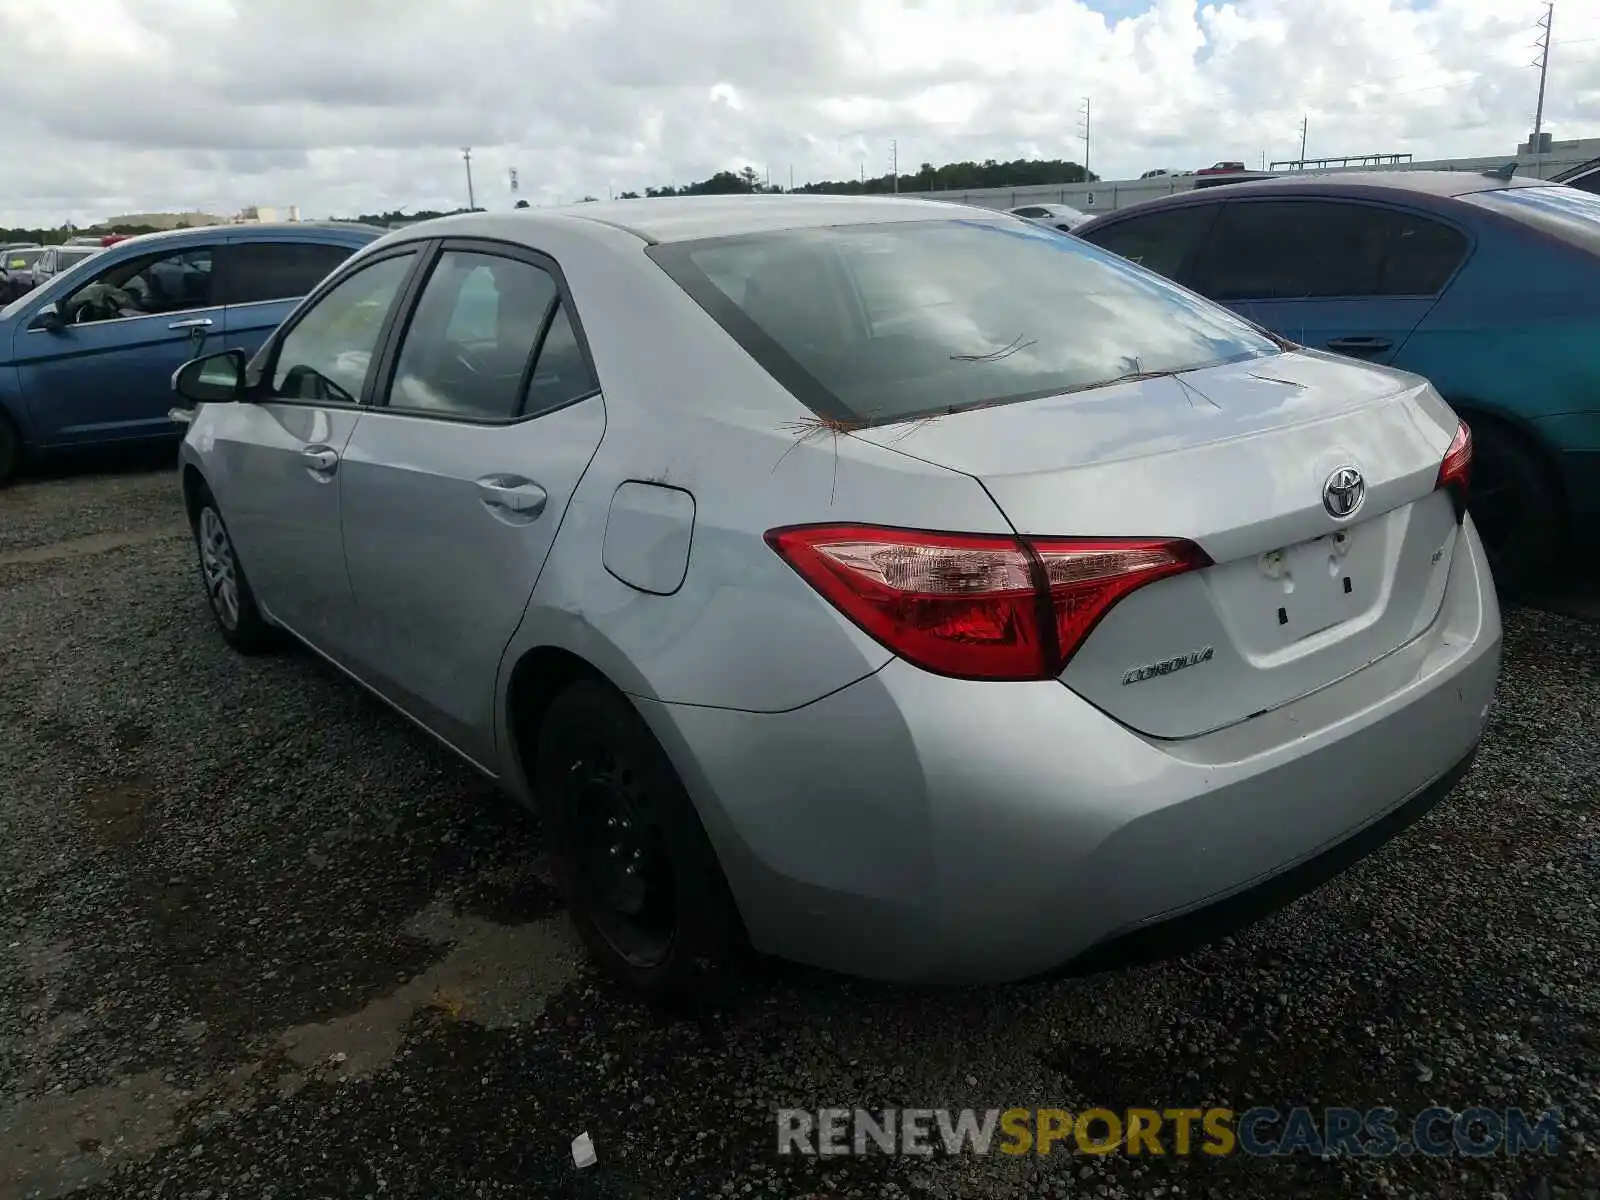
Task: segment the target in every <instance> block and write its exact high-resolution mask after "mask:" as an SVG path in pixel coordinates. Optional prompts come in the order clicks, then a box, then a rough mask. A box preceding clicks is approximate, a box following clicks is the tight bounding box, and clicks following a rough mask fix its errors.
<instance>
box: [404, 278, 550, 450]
mask: <svg viewBox="0 0 1600 1200" xmlns="http://www.w3.org/2000/svg"><path fill="white" fill-rule="evenodd" d="M555 300H556V283H555V280H554V279H552V278H551V277H550V275H549V274H548V273H547V272H545V271H541V270H540V269H539V268H538V267H535V266H532V265H531V264H529V263H525V262H520V261H518V260H517V259H514V258H500V257H499V256H497V255H490V254H476V253H471V252H466V251H459V250H449V251H446V252H445V253H444V254H442V255H441V256H440V257H439V262H438V265H437V266H435V267H434V269H433V274H432V275H431V276H429V278H428V284H427V287H426V288H424V289H423V292H422V299H421V301H420V302H419V303H418V304H417V311H416V314H415V315H414V316H413V317H412V318H411V325H410V327H409V328H408V329H407V330H406V336H405V342H404V343H403V344H402V345H401V347H400V360H399V364H398V365H397V367H396V369H395V377H394V386H393V388H392V389H391V391H390V393H389V404H390V406H391V407H393V408H405V409H416V410H420V411H423V412H436V413H449V414H453V415H456V416H462V417H476V418H479V419H488V420H506V419H509V418H511V417H514V416H516V415H517V413H518V411H519V410H520V408H521V406H522V385H523V380H524V379H526V378H527V368H528V364H529V362H530V360H531V359H532V358H533V350H534V346H535V345H536V344H537V343H538V340H539V331H540V330H541V329H543V328H544V322H545V317H546V316H547V315H548V314H549V311H550V306H551V305H552V304H553V303H554V302H555Z"/></svg>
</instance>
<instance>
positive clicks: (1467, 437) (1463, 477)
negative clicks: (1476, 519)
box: [1434, 421, 1472, 521]
mask: <svg viewBox="0 0 1600 1200" xmlns="http://www.w3.org/2000/svg"><path fill="white" fill-rule="evenodd" d="M1471 483H1472V430H1471V429H1469V428H1468V427H1467V423H1466V422H1465V421H1462V422H1461V424H1460V425H1458V426H1457V427H1456V436H1455V437H1453V438H1451V439H1450V449H1448V450H1446V451H1445V452H1444V461H1443V462H1442V463H1440V464H1439V478H1438V481H1437V482H1436V483H1435V484H1434V487H1435V488H1448V489H1449V490H1450V499H1451V501H1452V503H1454V504H1455V509H1456V520H1458V521H1459V520H1460V519H1461V515H1462V514H1463V513H1465V512H1466V511H1467V492H1468V489H1469V487H1470V485H1471Z"/></svg>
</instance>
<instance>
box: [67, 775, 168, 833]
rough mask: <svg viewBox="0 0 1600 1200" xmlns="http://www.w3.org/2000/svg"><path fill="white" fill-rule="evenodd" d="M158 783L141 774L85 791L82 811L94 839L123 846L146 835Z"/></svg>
mask: <svg viewBox="0 0 1600 1200" xmlns="http://www.w3.org/2000/svg"><path fill="white" fill-rule="evenodd" d="M156 786H157V785H156V781H155V780H154V779H151V778H150V777H149V776H145V775H140V776H135V777H133V778H131V779H122V780H118V781H117V782H115V783H108V784H103V785H101V786H100V787H96V788H91V789H90V790H89V791H88V792H85V793H84V795H83V798H82V801H81V810H82V813H83V817H84V820H85V821H87V822H88V825H89V829H90V832H91V833H92V834H93V836H94V838H95V840H96V841H98V842H99V843H100V844H102V845H106V846H123V845H127V844H128V843H129V842H136V841H138V840H139V839H140V838H142V837H144V836H145V832H146V830H147V828H148V823H149V819H150V808H151V805H152V804H153V803H154V800H155V793H156Z"/></svg>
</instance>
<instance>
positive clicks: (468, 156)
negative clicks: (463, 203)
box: [461, 146, 478, 208]
mask: <svg viewBox="0 0 1600 1200" xmlns="http://www.w3.org/2000/svg"><path fill="white" fill-rule="evenodd" d="M461 161H462V162H464V163H466V164H467V207H468V208H477V207H478V201H477V200H476V198H474V196H473V194H472V147H471V146H463V147H461Z"/></svg>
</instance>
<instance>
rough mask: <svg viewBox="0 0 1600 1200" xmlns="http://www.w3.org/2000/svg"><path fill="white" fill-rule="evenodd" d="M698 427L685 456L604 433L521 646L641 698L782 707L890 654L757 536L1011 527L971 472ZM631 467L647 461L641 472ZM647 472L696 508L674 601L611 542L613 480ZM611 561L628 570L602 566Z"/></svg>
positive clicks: (863, 672)
mask: <svg viewBox="0 0 1600 1200" xmlns="http://www.w3.org/2000/svg"><path fill="white" fill-rule="evenodd" d="M706 425H707V426H708V427H709V428H707V429H703V430H701V431H698V432H697V433H696V434H695V435H693V436H694V437H696V438H698V440H699V441H700V442H702V443H703V446H702V449H701V451H700V452H699V453H696V454H694V455H693V456H692V457H691V456H690V455H689V454H688V453H687V446H686V445H685V446H680V447H679V448H678V452H679V453H680V454H682V457H674V455H673V454H672V452H671V451H670V450H667V449H666V448H665V447H662V448H661V449H657V447H660V446H661V442H662V441H663V439H662V438H661V437H660V436H659V435H657V434H653V433H645V432H643V431H635V432H634V433H633V434H630V435H624V436H619V437H618V438H617V442H616V444H615V445H613V444H612V441H611V438H610V436H609V433H608V437H607V441H606V442H605V443H603V444H602V447H601V452H600V455H599V456H598V457H597V460H596V462H595V464H594V465H593V466H592V467H591V469H590V472H589V474H588V476H586V477H585V479H584V482H583V484H582V485H581V486H580V487H579V489H578V492H577V494H576V495H575V496H574V498H573V501H572V503H571V505H570V506H569V508H568V511H567V515H566V518H565V521H564V524H563V527H562V531H561V536H560V538H559V539H558V541H557V544H556V547H555V549H554V551H553V552H552V556H551V560H550V562H549V564H548V565H547V566H546V569H545V572H544V575H543V576H542V577H541V578H540V581H539V585H538V587H537V588H536V589H535V592H534V599H533V604H532V606H531V607H530V609H529V612H528V616H527V618H526V620H525V622H524V626H523V629H522V630H521V631H520V632H519V634H518V639H517V644H518V647H519V649H520V648H521V647H524V646H531V645H537V644H556V645H563V646H565V647H566V648H567V649H570V650H572V651H573V652H574V653H578V654H580V655H582V656H584V657H585V658H587V659H589V661H591V662H593V663H594V664H595V665H596V666H597V667H599V668H600V669H601V670H603V671H605V672H606V673H607V674H608V675H609V676H610V677H611V678H612V680H613V681H614V682H615V683H617V685H618V686H620V687H622V688H623V689H624V690H627V691H633V692H636V693H637V694H639V695H642V696H645V697H648V698H650V699H656V700H661V701H665V702H668V703H677V704H698V705H712V706H716V707H722V708H737V709H744V710H748V711H752V712H781V711H786V710H789V709H793V708H798V707H800V706H801V705H804V704H808V703H810V702H812V701H814V700H816V699H819V698H820V697H822V696H824V695H827V694H829V693H830V692H833V691H836V690H838V689H839V688H842V687H845V686H847V685H848V684H850V683H853V682H855V681H856V680H858V679H861V678H863V677H865V676H867V675H869V674H871V673H872V672H874V671H876V670H878V669H880V668H881V667H882V666H883V665H884V664H885V663H887V662H888V661H889V660H890V658H891V657H892V656H891V655H890V653H889V652H888V651H887V650H885V649H884V648H883V647H882V646H881V645H880V644H879V643H877V642H876V641H874V640H873V639H872V638H870V637H868V636H867V635H866V634H865V633H863V632H862V631H861V630H860V629H859V628H857V627H856V626H855V625H854V624H853V623H851V622H850V621H848V620H847V619H846V618H845V617H843V616H842V615H841V614H840V613H839V612H838V611H837V610H835V609H834V608H833V607H832V606H831V605H829V604H828V603H827V602H826V601H824V600H823V599H822V598H821V597H820V596H819V595H818V594H817V593H816V592H815V591H813V590H812V588H811V587H810V585H809V584H807V583H806V582H805V581H804V580H803V579H801V578H800V576H799V575H798V574H796V573H795V572H794V570H793V569H792V568H790V567H789V566H788V564H787V563H786V562H784V561H783V560H782V559H781V558H780V557H779V556H778V555H777V554H776V553H775V552H774V551H773V550H772V549H771V547H769V546H768V545H767V544H766V541H765V539H764V534H765V533H766V531H767V530H769V529H772V528H776V527H780V526H784V525H794V524H806V523H812V522H817V521H828V520H834V521H841V522H844V521H850V522H869V523H879V524H890V525H904V526H922V527H929V528H949V529H972V530H973V531H975V532H1005V531H1006V526H1005V524H1004V520H1003V518H1002V517H1001V516H1000V514H999V512H998V510H996V509H995V508H994V505H993V504H992V502H990V501H989V499H988V497H987V495H986V494H985V493H984V492H983V490H982V489H981V488H980V487H979V486H978V484H977V483H976V481H974V480H972V479H970V478H968V477H966V476H962V475H957V474H955V473H953V472H950V471H947V470H945V469H943V468H938V467H932V466H930V465H928V464H926V463H921V462H918V461H915V460H913V459H910V458H908V457H906V456H904V455H899V454H896V453H894V452H892V451H884V450H881V449H879V448H877V447H874V446H870V445H866V444H865V443H857V442H854V440H853V439H843V441H846V442H849V444H841V445H839V446H838V447H837V448H835V447H834V446H833V445H832V444H831V439H830V444H827V445H822V444H816V443H802V444H800V445H796V444H795V442H794V437H793V435H792V434H788V433H783V432H779V431H776V430H763V429H760V428H752V427H748V426H721V425H718V424H717V423H714V422H707V423H706ZM662 450H665V451H666V452H665V453H663V452H662ZM640 462H643V463H645V464H647V465H646V468H645V469H644V470H639V469H637V468H636V467H635V464H636V463H640ZM640 475H643V476H655V477H657V478H658V479H659V481H660V483H661V484H662V485H665V486H666V487H670V488H673V489H679V491H680V492H681V493H686V494H687V495H690V496H692V497H693V501H694V530H693V536H692V539H690V540H689V546H688V562H687V569H686V570H685V571H684V573H683V577H682V582H681V584H680V585H679V586H678V587H677V588H676V589H675V590H673V591H672V592H671V594H668V595H661V594H651V593H650V592H648V591H643V590H640V589H639V588H638V587H637V586H630V582H631V583H633V584H637V583H638V582H639V579H638V578H632V579H630V580H628V581H625V578H619V577H618V576H619V574H620V575H624V576H628V575H629V574H631V573H634V572H639V573H650V572H653V571H654V569H655V568H654V565H653V564H651V565H649V566H647V565H646V564H645V563H644V562H643V561H642V560H641V559H640V558H639V557H637V555H636V556H635V557H634V558H633V559H632V561H631V563H630V564H619V562H618V559H619V557H626V556H625V555H620V554H619V553H618V550H619V543H618V542H617V540H616V539H615V537H614V536H613V537H611V538H610V539H608V534H607V524H608V520H615V519H616V511H617V510H616V506H615V504H614V502H613V499H614V496H615V495H616V494H617V490H618V487H619V485H621V484H624V483H626V482H627V481H628V479H629V478H631V477H636V476H640ZM638 494H639V493H638V492H636V493H635V495H636V496H637V495H638ZM625 520H628V521H636V520H637V516H636V514H630V515H629V516H628V517H626V518H625ZM618 565H625V566H626V568H627V569H626V570H625V571H621V572H618V571H614V570H612V569H611V568H613V567H616V566H618ZM666 573H667V572H662V574H663V575H664V574H666ZM657 582H660V583H665V582H669V581H667V580H665V579H658V581H657ZM662 590H665V589H664V588H663V589H662Z"/></svg>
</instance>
